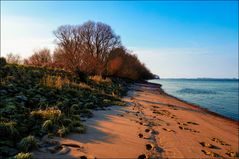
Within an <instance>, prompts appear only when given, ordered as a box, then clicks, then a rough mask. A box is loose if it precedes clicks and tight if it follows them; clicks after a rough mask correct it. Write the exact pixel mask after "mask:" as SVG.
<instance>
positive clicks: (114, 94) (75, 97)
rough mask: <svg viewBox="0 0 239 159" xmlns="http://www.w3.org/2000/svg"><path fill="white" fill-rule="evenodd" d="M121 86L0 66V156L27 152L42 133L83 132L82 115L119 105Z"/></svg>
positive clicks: (117, 82) (42, 70) (115, 82)
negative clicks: (8, 151)
mask: <svg viewBox="0 0 239 159" xmlns="http://www.w3.org/2000/svg"><path fill="white" fill-rule="evenodd" d="M126 84H127V83H126V82H125V81H124V80H121V79H119V78H105V79H103V78H102V77H99V76H95V77H90V78H87V80H86V82H85V83H84V82H81V79H79V77H77V76H75V75H74V74H71V73H69V72H66V71H64V70H59V69H49V68H45V67H33V66H23V65H15V64H4V62H3V64H2V65H1V69H0V101H1V102H0V114H1V116H0V131H1V133H0V141H1V142H0V158H6V157H10V155H11V154H13V153H7V152H5V150H13V151H12V152H15V151H18V152H22V151H24V152H28V151H31V150H32V149H33V148H35V147H36V145H37V140H38V139H40V138H41V137H43V136H44V135H46V134H51V135H57V136H62V137H63V136H65V135H67V134H68V133H69V132H77V133H84V132H85V131H86V130H85V127H84V126H83V125H82V123H81V118H82V117H91V116H92V115H93V114H92V110H94V109H96V108H98V107H100V108H103V107H107V106H110V105H124V103H123V102H122V101H121V96H123V95H124V94H125V93H126V89H125V88H126V87H125V86H126Z"/></svg>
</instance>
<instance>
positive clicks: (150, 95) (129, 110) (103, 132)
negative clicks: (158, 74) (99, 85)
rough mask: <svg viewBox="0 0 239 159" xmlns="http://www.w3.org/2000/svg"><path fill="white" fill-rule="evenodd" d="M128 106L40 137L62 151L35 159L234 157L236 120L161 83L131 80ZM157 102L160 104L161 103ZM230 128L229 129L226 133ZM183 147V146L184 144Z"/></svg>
mask: <svg viewBox="0 0 239 159" xmlns="http://www.w3.org/2000/svg"><path fill="white" fill-rule="evenodd" d="M129 87H130V89H129V92H128V96H126V97H124V98H123V100H124V101H125V102H127V103H128V104H127V106H111V107H108V108H106V109H105V110H95V111H94V112H93V114H94V116H93V117H92V118H87V119H86V120H85V121H84V124H85V125H86V130H87V131H86V133H85V134H76V133H71V134H69V135H67V136H66V137H65V138H59V137H54V138H52V139H50V138H46V137H45V138H44V140H45V141H47V142H49V140H50V141H52V142H53V141H54V142H56V143H58V147H59V145H61V147H62V149H63V150H62V149H60V150H59V148H58V149H56V150H55V151H56V152H54V153H52V152H49V151H48V150H47V148H46V149H45V150H43V151H42V150H41V152H39V151H35V152H34V157H35V158H45V157H48V158H49V157H50V158H80V157H83V156H84V157H87V158H119V157H120V158H122V157H123V158H125V157H126V158H139V157H142V158H147V157H155V158H195V157H198V158H208V157H217V156H222V157H233V156H237V155H238V152H237V150H238V144H237V143H238V123H236V122H232V121H231V120H228V119H227V118H221V117H220V116H217V115H214V114H211V113H208V112H207V111H205V110H204V109H201V108H200V107H197V106H195V105H192V104H190V103H186V102H184V101H182V100H179V99H177V98H175V97H173V96H171V95H168V94H166V93H165V92H164V91H163V90H162V89H161V88H160V85H157V86H156V85H155V84H151V83H135V84H132V85H130V86H129ZM159 101H160V102H159ZM228 130H230V131H228ZM182 145H184V146H182Z"/></svg>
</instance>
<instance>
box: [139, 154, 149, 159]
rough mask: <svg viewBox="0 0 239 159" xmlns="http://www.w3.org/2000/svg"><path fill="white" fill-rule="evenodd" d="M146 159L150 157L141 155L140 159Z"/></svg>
mask: <svg viewBox="0 0 239 159" xmlns="http://www.w3.org/2000/svg"><path fill="white" fill-rule="evenodd" d="M146 158H149V157H148V156H147V155H145V154H141V155H139V157H138V159H146Z"/></svg>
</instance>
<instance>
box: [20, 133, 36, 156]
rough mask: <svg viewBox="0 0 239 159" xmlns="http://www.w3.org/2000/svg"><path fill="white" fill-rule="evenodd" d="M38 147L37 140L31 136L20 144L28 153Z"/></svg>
mask: <svg viewBox="0 0 239 159" xmlns="http://www.w3.org/2000/svg"><path fill="white" fill-rule="evenodd" d="M36 147H37V140H36V138H35V137H34V136H32V135H29V136H27V137H24V138H23V139H22V140H21V141H20V142H19V148H20V149H21V150H22V151H24V152H27V151H29V150H31V149H34V148H36Z"/></svg>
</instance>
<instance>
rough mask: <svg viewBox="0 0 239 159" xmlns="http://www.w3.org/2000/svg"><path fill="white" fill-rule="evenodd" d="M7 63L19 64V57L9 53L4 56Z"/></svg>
mask: <svg viewBox="0 0 239 159" xmlns="http://www.w3.org/2000/svg"><path fill="white" fill-rule="evenodd" d="M6 60H7V63H12V64H21V62H22V60H21V56H20V55H18V54H13V53H9V54H7V56H6Z"/></svg>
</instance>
